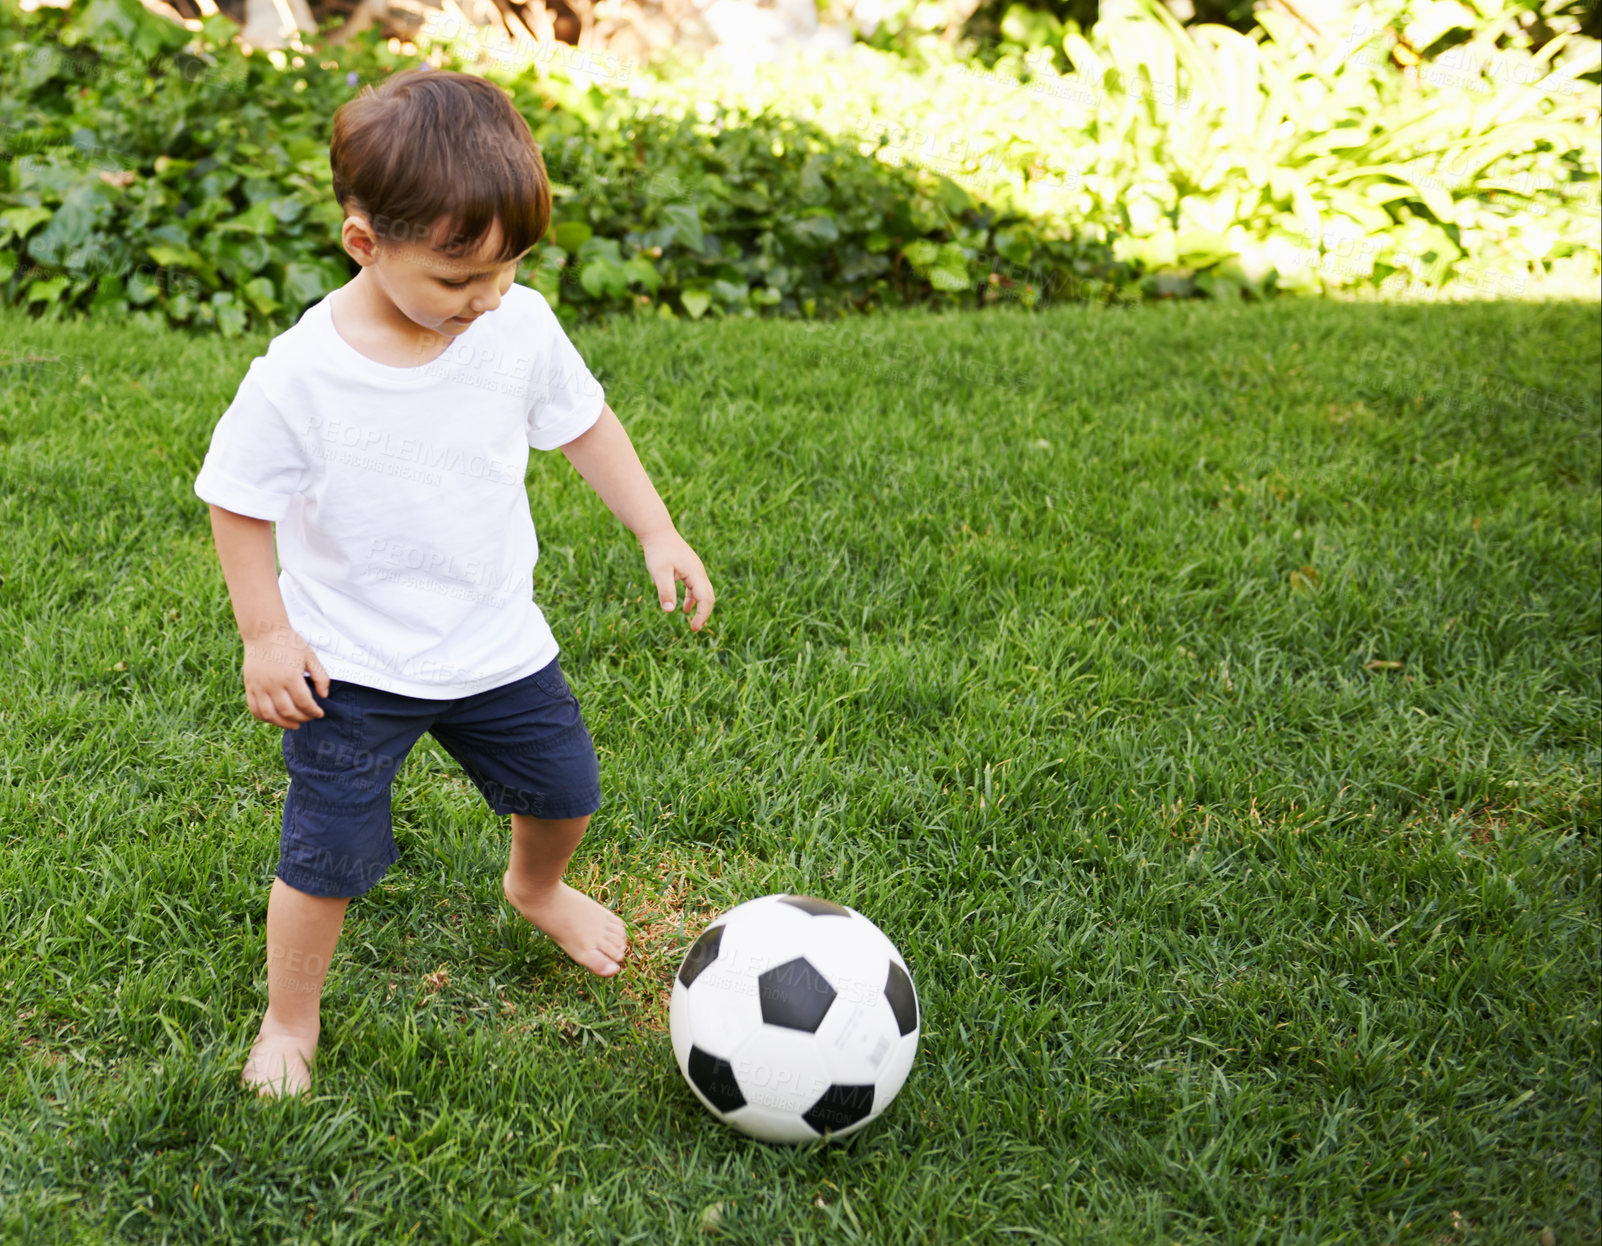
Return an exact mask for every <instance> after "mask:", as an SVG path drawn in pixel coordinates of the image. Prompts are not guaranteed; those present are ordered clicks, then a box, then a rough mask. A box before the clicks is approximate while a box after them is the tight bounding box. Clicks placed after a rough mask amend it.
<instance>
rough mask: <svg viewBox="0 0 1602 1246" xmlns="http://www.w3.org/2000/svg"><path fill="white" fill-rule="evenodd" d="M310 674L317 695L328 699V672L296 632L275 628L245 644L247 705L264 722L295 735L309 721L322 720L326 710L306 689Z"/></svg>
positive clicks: (291, 629)
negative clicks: (295, 731)
mask: <svg viewBox="0 0 1602 1246" xmlns="http://www.w3.org/2000/svg"><path fill="white" fill-rule="evenodd" d="M308 674H309V675H311V677H312V682H313V683H314V684H316V686H317V695H318V696H323V697H326V696H327V695H328V672H327V671H325V670H324V669H323V664H322V663H321V662H319V661H318V660H317V655H316V654H315V653H313V652H312V650H311V646H310V645H308V644H307V643H306V642H305V641H304V640H303V639H301V636H300V633H299V632H297V631H295V630H294V628H291V627H280V628H274V629H273V630H272V631H270V632H267V633H265V634H264V635H261V636H259V637H257V638H256V639H255V640H247V641H246V642H245V669H244V676H245V705H246V706H247V707H248V708H249V710H250V712H251V714H252V715H253V716H254V717H256V718H259V719H260V720H261V721H262V722H264V723H272V725H273V726H275V727H284V728H287V729H288V730H290V731H294V730H295V729H296V728H298V727H299V726H300V724H301V723H303V722H305V721H306V720H307V719H310V718H321V717H322V716H323V707H322V706H320V705H318V704H317V700H316V698H315V697H313V696H312V694H311V689H310V688H308V687H307V686H306V676H307V675H308Z"/></svg>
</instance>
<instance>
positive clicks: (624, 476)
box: [562, 403, 714, 632]
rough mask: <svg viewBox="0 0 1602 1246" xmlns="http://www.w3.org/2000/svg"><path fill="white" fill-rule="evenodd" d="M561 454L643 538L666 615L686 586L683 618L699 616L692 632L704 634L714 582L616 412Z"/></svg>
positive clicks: (608, 411) (605, 413)
mask: <svg viewBox="0 0 1602 1246" xmlns="http://www.w3.org/2000/svg"><path fill="white" fill-rule="evenodd" d="M562 453H563V454H565V455H566V456H567V461H568V462H569V463H571V464H573V466H574V467H575V468H577V469H578V474H579V475H580V476H582V477H584V479H585V480H586V481H588V482H589V485H590V488H592V489H594V490H595V492H596V493H598V494H599V495H600V497H601V501H603V502H605V503H606V505H607V507H608V508H609V509H610V510H611V512H612V513H613V514H614V515H616V516H617V517H618V518H619V519H621V520H622V521H623V525H624V527H626V528H628V530H629V531H630V532H632V533H634V535H635V536H636V537H638V538H639V541H640V550H641V552H642V553H643V554H644V555H645V567H646V570H647V571H649V572H650V573H651V579H652V581H653V582H654V583H655V584H656V595H657V598H658V599H659V600H660V601H661V603H662V609H664V610H671V609H673V603H674V600H675V599H676V598H677V596H678V588H677V587H676V584H675V581H678V580H683V581H684V587H685V593H684V612H685V613H686V614H689V613H690V611H691V610H694V611H695V617H694V618H693V619H691V620H690V630H691V631H697V632H698V631H700V630H701V627H702V625H703V624H704V623H705V622H706V620H707V616H708V615H710V614H711V613H712V603H713V601H714V594H713V592H712V581H711V580H709V579H708V578H707V574H706V568H705V567H703V566H702V565H701V560H700V558H698V557H697V556H696V553H695V551H694V550H693V549H691V548H690V547H689V545H688V544H687V543H686V542H685V540H684V538H683V537H681V536H680V535H679V533H678V529H677V528H675V527H674V526H673V519H672V517H671V516H670V515H669V514H668V509H667V507H666V506H665V505H663V503H662V498H661V496H660V495H659V494H658V493H657V491H656V488H655V486H654V485H652V484H651V478H650V477H649V476H647V475H646V474H645V467H644V465H642V464H641V462H640V456H639V455H638V454H636V453H635V451H634V443H633V442H631V441H630V440H629V435H628V433H626V432H625V431H624V430H623V425H622V423H621V422H620V421H619V420H618V418H617V416H616V414H614V413H613V411H612V408H611V406H610V405H607V404H605V403H603V404H602V406H601V418H600V419H598V420H596V421H595V423H594V424H592V425H590V427H589V429H588V430H587V431H586V432H584V433H581V434H580V435H579V436H577V437H575V438H574V439H573V440H572V441H570V442H568V443H567V444H566V445H565V446H563V447H562Z"/></svg>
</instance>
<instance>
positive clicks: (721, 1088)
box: [690, 1046, 745, 1112]
mask: <svg viewBox="0 0 1602 1246" xmlns="http://www.w3.org/2000/svg"><path fill="white" fill-rule="evenodd" d="M690 1081H692V1082H694V1083H695V1088H696V1089H697V1090H699V1091H700V1092H701V1093H702V1094H703V1095H705V1096H706V1101H707V1102H708V1103H710V1104H711V1105H712V1106H713V1107H715V1108H716V1109H717V1110H718V1111H720V1112H732V1111H734V1109H735V1108H743V1107H744V1106H745V1096H744V1095H743V1094H741V1093H740V1084H739V1083H738V1082H736V1081H735V1080H734V1066H733V1065H731V1064H730V1063H729V1062H728V1061H727V1060H720V1059H718V1057H716V1056H714V1055H709V1054H708V1053H707V1052H704V1051H702V1050H701V1049H700V1048H699V1047H695V1046H692V1047H691V1048H690Z"/></svg>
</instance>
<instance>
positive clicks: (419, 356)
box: [195, 70, 713, 1094]
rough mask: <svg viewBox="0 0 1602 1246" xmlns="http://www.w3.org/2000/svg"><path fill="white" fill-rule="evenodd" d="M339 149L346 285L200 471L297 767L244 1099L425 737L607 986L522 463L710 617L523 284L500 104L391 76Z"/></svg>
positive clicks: (253, 683)
mask: <svg viewBox="0 0 1602 1246" xmlns="http://www.w3.org/2000/svg"><path fill="white" fill-rule="evenodd" d="M329 159H330V163H331V164H332V165H333V171H334V194H335V196H336V198H337V199H338V200H339V203H340V205H341V206H342V207H343V208H344V211H345V222H344V226H343V228H342V231H341V234H340V241H341V243H342V244H343V246H344V248H345V250H346V252H347V253H348V254H349V255H350V256H351V258H352V259H354V260H355V261H356V262H357V263H358V264H359V265H361V272H360V273H359V274H357V276H356V277H354V278H353V279H352V280H351V281H350V282H349V283H348V284H346V285H345V286H343V287H342V288H340V289H339V290H336V291H334V292H333V293H331V294H329V295H327V296H326V297H325V298H323V299H322V301H320V302H319V303H317V304H316V305H314V306H312V307H310V308H308V309H307V310H306V312H305V314H304V315H303V316H302V317H301V318H300V320H299V322H298V323H297V324H296V325H295V326H294V327H293V328H291V329H289V330H287V331H286V332H284V333H282V334H280V335H279V336H278V337H276V338H274V339H273V341H272V343H271V345H270V346H269V347H268V350H267V354H266V355H265V356H262V357H260V358H257V359H256V360H254V361H253V362H252V363H251V365H250V370H249V372H248V373H247V374H246V376H245V378H244V380H243V382H242V383H241V384H240V387H239V391H238V393H237V395H236V396H235V398H234V401H233V403H232V404H231V405H230V406H229V408H228V410H227V411H226V412H225V413H224V414H223V416H222V418H221V420H220V421H219V422H218V424H217V428H216V431H215V432H214V434H213V436H212V441H211V447H210V450H209V452H208V453H207V455H206V460H205V464H204V466H203V467H202V468H201V471H200V475H199V477H198V478H197V479H196V481H195V492H196V493H197V494H198V495H199V496H200V498H201V499H202V500H203V501H205V502H207V503H209V504H210V508H211V522H212V531H213V534H214V536H215V538H216V543H217V555H218V558H219V559H220V560H221V562H222V570H223V576H224V578H225V579H226V581H227V583H228V593H229V596H230V598H231V600H232V603H233V609H234V617H235V619H236V620H237V621H238V624H239V632H240V636H241V637H242V638H243V640H244V647H245V658H244V671H243V674H244V683H245V701H246V704H247V706H248V707H249V709H250V712H251V713H252V714H253V715H254V716H255V717H256V718H259V719H261V720H262V721H263V722H267V723H272V724H273V725H275V726H278V727H282V728H284V736H283V748H284V760H285V763H286V765H287V766H288V769H289V775H290V783H289V791H288V795H287V796H286V798H285V801H284V812H283V830H282V835H281V839H280V844H279V862H278V870H277V877H276V878H275V879H274V881H273V886H272V893H271V896H270V898H269V900H268V905H267V997H268V1003H267V1013H266V1016H265V1017H264V1018H263V1020H262V1023H261V1031H260V1034H259V1035H258V1037H257V1039H256V1042H255V1044H254V1046H253V1047H252V1048H251V1052H250V1057H249V1059H248V1060H247V1062H246V1064H245V1068H244V1072H243V1074H242V1081H243V1082H244V1084H245V1085H246V1086H248V1087H254V1088H255V1089H256V1090H257V1091H258V1092H259V1093H262V1094H283V1093H298V1092H300V1091H303V1090H305V1089H306V1088H307V1087H308V1086H309V1085H310V1081H311V1065H312V1061H313V1058H314V1056H315V1054H316V1050H317V1038H318V1033H319V1028H320V1027H319V1003H320V1000H321V996H322V989H323V979H324V975H325V974H326V972H327V970H328V964H329V960H330V958H331V956H332V955H333V951H334V945H335V943H336V941H337V940H338V938H339V932H340V927H341V925H342V924H343V922H344V915H345V906H346V904H347V903H348V902H349V900H350V898H351V897H352V896H357V895H360V894H362V893H363V892H365V891H367V890H369V889H370V888H371V887H372V886H373V885H374V884H375V883H377V882H378V880H379V878H380V877H381V876H382V874H383V873H384V871H385V869H387V868H388V866H389V865H390V863H391V862H393V861H394V860H395V857H396V849H395V841H394V838H393V836H392V834H391V829H390V811H389V790H390V780H391V779H392V778H393V776H394V773H395V769H396V767H397V766H399V764H400V762H401V761H402V759H404V758H405V756H406V754H407V752H408V751H409V750H410V749H411V747H412V745H413V744H414V743H416V741H417V739H418V738H419V737H420V736H421V735H422V733H423V732H425V731H430V732H432V733H433V735H434V737H435V738H436V739H437V740H438V741H439V742H440V744H441V745H442V746H443V747H444V748H445V749H446V750H447V751H448V752H449V753H450V754H451V755H452V756H453V757H455V758H456V759H457V761H459V762H460V763H461V765H462V767H463V768H464V769H465V770H466V772H467V773H468V775H469V776H471V778H472V779H473V781H474V782H475V783H476V784H477V786H478V788H479V790H480V791H481V792H482V793H483V795H484V798H485V800H486V801H487V802H488V803H489V805H490V807H491V808H492V809H493V810H495V812H496V813H499V814H510V815H511V820H512V843H511V854H510V860H509V861H508V864H507V869H506V873H505V875H504V876H503V879H502V887H503V890H504V891H505V894H506V897H507V899H508V900H509V901H510V902H511V903H512V904H513V906H515V907H516V908H517V910H518V911H519V912H520V913H522V914H523V916H524V917H526V918H527V919H528V920H529V921H531V922H532V923H533V924H534V925H535V926H537V927H538V928H539V929H541V930H543V931H544V932H545V933H546V934H547V935H549V936H550V937H551V938H552V939H554V940H555V941H556V943H557V944H558V945H559V946H560V947H561V948H562V949H563V951H565V952H566V953H567V954H568V955H569V956H571V957H572V958H573V959H574V960H576V961H578V962H579V964H581V965H584V966H585V967H586V968H588V969H590V970H591V971H592V972H594V973H596V974H599V975H601V976H603V977H606V976H610V975H612V974H615V973H617V972H618V970H619V969H620V968H621V962H622V960H623V958H624V956H625V953H626V948H627V943H626V939H625V935H624V928H623V923H622V922H621V921H620V920H619V919H618V918H617V917H616V916H615V915H614V914H613V913H612V912H610V911H609V910H608V909H606V908H604V907H602V906H601V905H600V904H599V903H597V902H596V901H595V900H593V899H591V898H590V897H588V896H585V895H583V894H581V893H580V892H578V891H575V890H573V889H572V888H571V887H569V886H568V885H567V884H566V883H564V882H563V881H562V875H563V872H564V871H565V869H566V867H567V863H568V860H569V858H570V857H571V856H572V855H573V850H574V848H575V847H576V846H577V844H578V841H579V838H580V836H582V835H583V833H584V830H585V828H586V826H587V825H588V824H589V820H590V815H591V814H592V813H594V812H595V810H596V809H597V808H598V807H599V805H600V797H601V792H600V786H599V782H598V766H597V762H596V756H595V749H594V746H593V744H592V743H591V740H590V735H589V732H588V730H587V729H586V727H585V725H584V719H583V716H582V714H581V713H580V710H579V704H578V701H577V699H576V698H575V697H574V696H573V694H572V692H571V690H570V689H569V688H568V686H567V683H566V681H565V679H564V677H563V674H562V669H561V666H560V664H559V663H558V661H557V644H556V640H555V638H554V637H553V636H552V634H551V629H550V627H549V626H548V625H547V624H546V622H545V618H544V616H543V615H542V614H541V612H540V609H539V607H538V606H537V605H536V604H535V603H534V601H533V568H534V562H535V559H536V558H537V556H538V551H539V546H538V543H537V541H536V539H535V534H534V524H533V520H532V517H531V515H530V511H529V501H528V493H527V489H526V486H525V482H524V476H525V470H526V468H527V463H528V452H529V449H530V448H531V447H534V448H538V449H542V450H552V449H556V448H558V447H560V448H561V450H562V452H563V453H564V454H565V455H566V456H567V458H568V460H569V461H570V462H571V463H572V464H573V466H574V467H575V468H577V469H578V472H579V474H580V475H581V476H583V478H584V479H585V480H586V481H588V482H589V484H590V485H591V487H592V488H594V490H595V491H596V493H598V494H599V495H600V496H601V499H602V500H603V501H604V502H605V503H606V505H607V506H608V507H609V508H611V510H612V511H613V513H614V514H616V515H617V517H618V518H619V519H621V520H622V521H623V523H624V524H625V525H626V526H627V527H628V528H629V529H630V530H631V531H632V532H633V533H634V535H635V536H636V537H638V538H639V541H640V547H641V550H642V552H643V553H644V556H645V565H646V569H647V571H648V572H649V574H650V576H651V579H652V580H653V581H654V583H655V585H656V590H657V598H658V600H659V601H660V602H661V605H662V609H663V610H672V609H673V608H674V604H675V600H676V597H677V591H678V590H677V586H676V582H677V581H680V580H682V581H683V582H684V584H685V590H686V591H685V600H684V611H685V613H686V614H690V613H691V612H692V611H693V618H692V619H691V621H690V627H691V628H692V629H693V630H696V631H699V630H700V629H701V627H702V626H703V625H704V624H705V623H706V620H707V616H708V615H709V614H710V613H711V611H712V603H713V592H712V585H711V583H710V582H709V581H708V579H707V574H706V570H705V568H704V567H703V566H702V564H701V560H700V559H699V558H698V557H697V556H696V554H695V551H694V550H692V549H691V548H690V547H689V545H687V544H686V543H685V541H684V539H683V538H682V537H680V536H679V534H678V531H677V530H676V529H675V527H674V525H673V521H672V519H671V518H670V517H669V515H668V512H667V509H666V507H665V506H664V505H663V504H662V500H661V498H660V497H659V496H658V495H657V492H656V490H655V489H654V488H653V487H652V485H651V482H650V480H649V478H648V477H647V476H646V473H645V470H644V469H643V468H642V467H641V465H640V460H639V457H638V456H637V455H636V454H635V452H634V448H633V446H632V445H631V444H630V441H629V438H628V435H627V434H626V433H625V432H624V431H623V427H622V425H621V424H619V422H618V419H617V417H616V416H615V415H614V414H613V413H612V409H611V407H609V406H608V405H607V404H606V402H605V401H604V397H603V394H602V391H601V387H600V385H599V384H598V383H597V382H596V380H595V378H594V377H593V376H592V375H591V374H590V372H589V369H588V368H587V367H586V366H585V364H584V361H583V359H582V358H580V356H579V354H578V352H577V351H576V350H575V349H574V348H573V345H572V343H570V342H569V341H568V339H567V337H566V335H565V334H564V333H563V331H562V329H561V326H560V323H559V322H558V321H557V319H556V317H555V315H554V314H553V313H552V312H551V309H550V307H549V306H548V305H547V304H546V302H545V300H544V299H543V298H542V297H541V296H540V295H539V294H537V293H536V292H534V291H532V290H529V289H527V288H526V287H524V286H520V285H514V284H513V281H512V278H513V276H514V274H515V273H516V270H517V265H518V261H519V260H520V259H521V258H522V257H523V256H524V255H525V254H526V253H527V252H528V251H529V250H530V249H531V248H532V247H533V246H534V244H536V243H537V242H539V241H540V239H541V238H542V237H543V236H544V234H545V232H546V228H547V226H548V224H549V221H550V202H551V199H550V187H549V184H548V183H547V181H546V176H545V169H544V165H543V162H542V161H541V158H540V155H539V150H538V148H537V147H536V146H535V144H534V139H533V136H532V135H531V133H530V132H529V128H528V125H527V124H526V123H525V122H524V120H523V119H522V118H521V117H520V116H518V114H517V113H516V111H515V110H514V109H513V108H512V105H511V103H510V101H509V100H508V99H507V97H506V95H505V94H504V93H503V92H502V91H501V90H500V89H499V88H497V87H495V86H494V85H492V84H491V83H488V82H486V81H484V80H482V79H479V78H474V77H472V76H470V75H467V74H456V73H447V72H443V71H421V70H413V71H408V72H406V73H402V74H399V75H397V76H396V77H394V78H391V79H390V80H389V81H387V82H386V83H384V85H383V86H381V87H380V88H379V89H378V90H376V91H374V90H371V89H369V90H367V91H365V92H363V94H362V95H361V96H359V97H358V98H356V99H354V100H351V101H350V102H348V103H347V104H345V105H344V106H343V107H342V108H340V110H339V111H338V113H337V114H336V115H335V118H334V135H333V141H332V145H331V148H330V153H329ZM274 525H276V528H277V533H276V535H277V547H276V553H277V563H278V566H279V567H280V568H281V570H279V571H277V572H276V574H275V568H274V530H273V528H274Z"/></svg>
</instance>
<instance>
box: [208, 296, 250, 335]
mask: <svg viewBox="0 0 1602 1246" xmlns="http://www.w3.org/2000/svg"><path fill="white" fill-rule="evenodd" d="M211 306H212V309H213V310H214V311H215V312H216V315H217V328H218V329H219V330H221V332H222V335H223V336H224V337H238V336H239V335H240V334H241V333H243V332H244V331H245V325H246V323H247V322H248V317H247V316H246V315H245V309H244V308H243V307H241V306H240V305H239V304H238V302H237V301H235V299H234V296H233V295H232V294H229V293H228V292H227V291H226V290H224V291H220V292H219V293H217V294H213V295H212V296H211Z"/></svg>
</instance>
